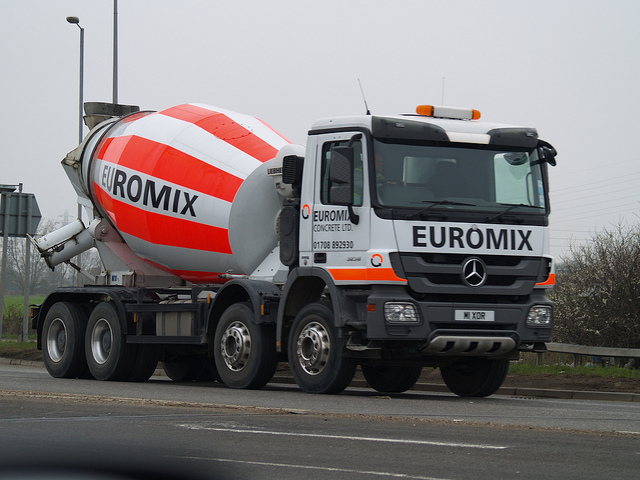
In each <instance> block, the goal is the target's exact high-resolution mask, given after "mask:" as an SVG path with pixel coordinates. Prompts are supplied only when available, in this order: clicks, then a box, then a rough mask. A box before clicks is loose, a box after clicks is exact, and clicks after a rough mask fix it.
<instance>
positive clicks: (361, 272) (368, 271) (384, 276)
mask: <svg viewBox="0 0 640 480" xmlns="http://www.w3.org/2000/svg"><path fill="white" fill-rule="evenodd" d="M329 273H330V274H331V276H332V277H333V279H334V280H335V281H337V282H339V281H343V282H344V281H356V282H402V283H407V280H406V279H404V278H400V277H398V276H397V275H396V272H395V271H394V270H393V268H330V269H329Z"/></svg>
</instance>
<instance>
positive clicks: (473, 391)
mask: <svg viewBox="0 0 640 480" xmlns="http://www.w3.org/2000/svg"><path fill="white" fill-rule="evenodd" d="M508 371H509V360H491V359H488V358H483V357H472V358H464V359H462V360H460V361H458V362H456V363H454V364H453V365H449V366H448V367H440V375H441V376H442V380H444V383H445V384H446V385H447V387H448V388H449V390H451V391H452V392H453V393H455V394H456V395H460V396H461V397H488V396H489V395H491V394H493V393H495V392H496V391H498V389H499V388H500V386H501V385H502V383H503V382H504V379H505V378H506V377H507V372H508Z"/></svg>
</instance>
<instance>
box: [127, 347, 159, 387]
mask: <svg viewBox="0 0 640 480" xmlns="http://www.w3.org/2000/svg"><path fill="white" fill-rule="evenodd" d="M135 350H136V357H135V360H134V361H133V365H132V367H131V369H130V371H129V373H128V375H127V380H128V381H130V382H146V381H147V380H149V378H151V375H153V372H155V370H156V367H157V366H158V360H159V359H160V345H153V344H149V345H146V344H139V345H136V346H135Z"/></svg>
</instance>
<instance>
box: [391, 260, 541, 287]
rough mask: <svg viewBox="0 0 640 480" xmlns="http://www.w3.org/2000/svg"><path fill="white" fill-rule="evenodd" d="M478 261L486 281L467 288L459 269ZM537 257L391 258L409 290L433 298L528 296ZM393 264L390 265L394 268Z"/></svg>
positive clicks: (534, 278)
mask: <svg viewBox="0 0 640 480" xmlns="http://www.w3.org/2000/svg"><path fill="white" fill-rule="evenodd" d="M472 257H475V258H479V259H480V260H482V262H483V263H484V265H485V266H486V273H487V277H486V281H485V283H484V284H483V285H482V286H479V287H471V286H468V285H467V284H465V282H464V281H463V266H464V264H465V262H466V261H467V260H468V259H469V258H472ZM542 260H543V259H541V258H536V257H522V256H507V255H461V254H443V253H425V254H420V253H401V254H399V255H394V256H393V258H392V262H395V265H397V264H398V263H399V264H400V265H398V266H399V267H400V268H398V270H399V271H402V272H404V275H405V277H406V278H407V279H408V281H409V288H410V289H411V290H413V291H414V292H415V293H417V294H435V295H438V294H440V295H443V294H446V295H474V296H485V295H500V296H502V295H508V296H520V295H529V294H530V293H531V291H532V290H533V288H534V286H535V284H536V282H537V279H538V276H539V274H540V273H541V268H544V265H543V263H542ZM395 265H394V266H395Z"/></svg>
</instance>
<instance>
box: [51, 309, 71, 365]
mask: <svg viewBox="0 0 640 480" xmlns="http://www.w3.org/2000/svg"><path fill="white" fill-rule="evenodd" d="M66 347H67V329H66V328H65V326H64V323H63V322H62V320H61V319H59V318H56V319H54V320H53V322H51V326H50V327H49V331H48V333H47V352H48V353H49V357H50V358H51V360H52V361H54V362H59V361H60V360H62V357H63V356H64V351H65V349H66Z"/></svg>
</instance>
